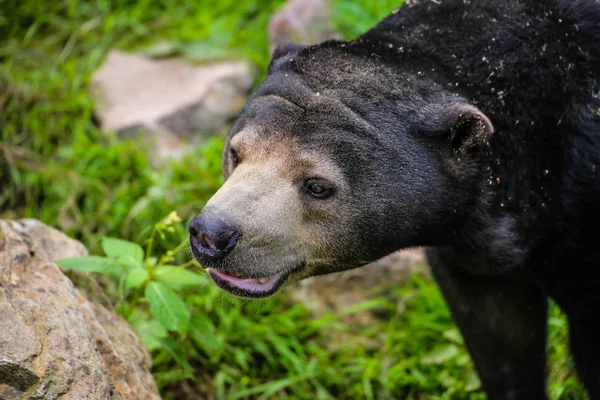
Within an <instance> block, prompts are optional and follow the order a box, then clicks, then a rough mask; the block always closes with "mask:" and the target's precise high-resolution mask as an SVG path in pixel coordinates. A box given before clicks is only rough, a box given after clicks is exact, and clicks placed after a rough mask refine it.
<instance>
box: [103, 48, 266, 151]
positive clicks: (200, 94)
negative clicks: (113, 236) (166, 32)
mask: <svg viewBox="0 0 600 400" xmlns="http://www.w3.org/2000/svg"><path fill="white" fill-rule="evenodd" d="M255 76H256V71H255V68H254V67H253V65H252V64H250V63H248V62H243V61H230V62H218V63H212V64H207V65H202V66H193V65H190V64H188V63H187V62H185V61H184V60H183V59H182V58H167V59H158V60H155V59H151V58H147V57H144V56H141V55H136V54H128V53H124V52H121V51H117V50H113V51H111V52H110V53H109V54H108V56H107V58H106V60H105V62H104V64H103V65H102V66H101V67H100V69H99V70H98V71H96V73H95V75H94V77H93V78H92V93H93V95H94V98H95V101H96V103H97V110H96V116H97V118H98V120H99V121H100V125H101V129H102V130H105V131H117V132H119V133H120V136H121V137H127V136H131V135H136V134H142V135H143V137H144V138H145V139H147V140H148V142H150V143H153V144H154V147H153V150H154V151H153V154H154V157H155V161H156V162H157V163H160V162H162V161H164V160H165V159H168V158H177V157H179V156H181V155H182V154H183V153H185V151H186V147H187V146H186V143H185V142H186V141H188V142H190V143H191V144H199V143H201V142H202V141H203V140H205V139H206V137H207V136H208V135H212V134H213V133H215V132H216V131H218V130H220V129H223V128H224V127H225V126H226V125H227V123H228V122H229V121H230V120H231V119H232V118H233V117H235V116H236V115H237V114H238V112H239V111H240V110H241V108H242V107H243V106H244V103H245V101H246V97H247V95H248V92H249V91H250V89H251V87H252V85H253V83H254V79H255Z"/></svg>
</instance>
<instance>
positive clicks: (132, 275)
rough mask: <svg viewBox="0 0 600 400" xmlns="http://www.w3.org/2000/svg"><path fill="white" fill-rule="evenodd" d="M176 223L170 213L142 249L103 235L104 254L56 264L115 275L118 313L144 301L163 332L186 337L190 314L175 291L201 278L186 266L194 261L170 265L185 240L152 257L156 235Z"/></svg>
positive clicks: (128, 313) (127, 313)
mask: <svg viewBox="0 0 600 400" xmlns="http://www.w3.org/2000/svg"><path fill="white" fill-rule="evenodd" d="M177 222H181V219H180V218H179V216H178V215H177V213H175V212H172V213H171V214H169V215H168V216H167V217H166V218H164V219H162V220H161V221H159V222H158V223H157V224H156V225H154V228H153V229H152V233H151V235H150V238H149V239H148V241H147V246H146V251H145V252H144V249H143V248H142V247H141V246H140V245H138V244H136V243H132V242H129V241H125V240H121V239H114V238H109V237H105V238H103V239H102V249H103V250H104V253H105V254H106V257H100V256H88V257H78V258H68V259H62V260H57V261H56V263H57V264H58V265H60V266H61V267H64V268H69V269H73V270H77V271H86V272H96V273H100V274H106V275H110V276H114V277H115V278H116V279H117V281H118V287H119V294H120V301H119V303H118V305H117V309H118V310H119V311H120V312H121V314H123V315H124V316H125V317H126V318H130V317H131V315H132V313H133V312H134V311H135V308H136V306H137V305H138V304H139V303H140V302H141V301H145V302H147V303H148V305H149V307H150V310H151V311H152V315H153V316H154V318H155V319H156V321H158V322H159V323H160V324H161V325H162V327H163V328H164V329H165V330H166V331H174V332H178V333H179V334H180V335H181V336H182V337H185V336H186V335H187V332H188V329H189V325H190V313H189V311H188V309H187V307H186V305H185V303H184V302H183V300H182V299H181V297H179V295H178V294H177V293H176V291H178V290H180V289H181V288H182V287H186V286H197V285H201V284H202V283H203V282H204V279H203V277H202V276H200V275H198V274H197V273H195V272H192V271H190V270H188V269H186V267H188V266H190V265H192V264H194V261H189V262H187V263H185V264H183V265H180V266H174V265H170V263H171V262H173V261H174V255H175V254H177V253H178V252H179V251H180V250H181V249H182V248H183V247H184V246H185V245H186V243H187V241H184V242H182V243H181V244H179V246H177V247H176V248H175V249H174V250H169V251H167V252H165V253H164V254H163V255H162V256H161V257H160V258H157V257H152V256H151V255H152V254H153V252H152V247H153V245H154V242H155V238H156V236H157V235H159V236H161V237H163V238H164V235H165V232H175V228H174V227H173V224H175V223H177ZM144 254H145V256H144Z"/></svg>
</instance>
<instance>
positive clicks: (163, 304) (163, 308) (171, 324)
mask: <svg viewBox="0 0 600 400" xmlns="http://www.w3.org/2000/svg"><path fill="white" fill-rule="evenodd" d="M145 294H146V299H147V300H148V301H149V302H150V310H151V311H152V314H153V315H154V317H155V318H156V319H157V320H158V322H160V323H161V325H162V326H164V327H165V328H166V329H167V330H169V331H177V332H179V333H180V334H181V335H182V336H186V334H187V330H188V327H189V323H190V314H189V312H188V310H187V308H186V306H185V303H184V302H183V301H182V300H181V299H180V298H179V296H177V294H176V293H175V292H174V291H173V289H171V288H170V287H168V286H167V285H165V284H164V283H161V282H150V283H149V284H148V286H146V291H145Z"/></svg>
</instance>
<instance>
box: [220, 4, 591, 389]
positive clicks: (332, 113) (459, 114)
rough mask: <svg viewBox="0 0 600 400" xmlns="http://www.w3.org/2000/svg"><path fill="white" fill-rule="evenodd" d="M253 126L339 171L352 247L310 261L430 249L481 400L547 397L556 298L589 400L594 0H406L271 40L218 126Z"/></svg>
mask: <svg viewBox="0 0 600 400" xmlns="http://www.w3.org/2000/svg"><path fill="white" fill-rule="evenodd" d="M271 95H275V96H271ZM273 97H276V98H284V99H285V100H286V101H285V102H279V101H277V100H276V99H274V98H273ZM489 121H491V126H488V125H487V122H489ZM248 124H254V125H256V124H258V125H260V127H261V129H262V131H261V132H263V133H262V134H263V135H292V136H294V137H297V138H298V139H299V141H300V142H301V144H302V146H304V147H306V148H311V149H317V150H318V151H320V152H322V153H325V154H328V155H329V156H330V157H332V158H333V159H334V160H335V161H336V163H337V164H338V165H339V166H340V168H342V169H343V171H344V175H345V177H346V179H347V181H348V182H349V185H350V187H351V195H350V196H348V197H347V198H345V199H344V201H345V203H346V204H348V205H349V209H352V210H354V211H353V214H352V223H353V228H352V230H351V234H350V235H349V237H347V238H340V239H339V240H340V243H342V244H343V245H340V246H342V248H344V249H346V255H345V256H342V255H339V254H336V255H335V256H336V257H337V260H338V264H339V266H338V265H331V266H328V267H327V268H321V269H316V270H314V271H312V272H311V274H312V275H316V274H320V273H326V272H331V271H333V270H341V269H347V268H350V267H356V266H359V265H362V264H364V263H366V262H368V261H371V260H374V259H377V258H378V257H381V256H384V255H386V254H388V253H390V252H392V251H393V250H396V249H399V248H404V247H410V246H432V248H431V249H430V250H429V256H430V262H431V265H432V268H433V271H434V275H435V276H436V278H437V279H438V281H439V284H440V287H441V289H442V291H443V292H444V294H445V296H446V298H447V300H448V303H449V305H450V307H451V309H452V312H453V314H454V316H455V318H456V320H457V323H458V325H459V327H460V328H461V330H462V332H463V335H464V336H465V338H466V341H467V345H468V347H469V349H470V351H471V353H472V355H473V358H474V360H475V363H476V366H477V368H478V371H479V373H480V375H481V378H482V381H483V384H484V387H485V389H486V391H487V393H488V397H489V398H490V399H543V398H545V393H544V382H543V379H544V362H545V355H544V351H545V332H546V331H545V318H546V306H547V302H546V298H547V297H548V296H549V297H552V298H554V299H555V300H556V301H557V302H558V303H559V304H560V306H561V307H562V308H563V309H564V310H565V311H566V312H567V314H568V316H569V320H570V323H571V332H572V333H571V342H572V349H573V353H574V357H575V361H576V365H577V369H578V372H579V374H580V376H581V378H582V380H583V381H584V383H585V385H586V387H587V389H588V390H589V393H590V396H591V398H592V399H594V400H597V399H600V361H598V360H600V321H599V319H600V312H599V311H598V310H599V309H600V246H599V245H598V233H600V229H599V227H600V2H599V1H597V0H576V1H567V0H546V1H542V0H481V1H476V0H436V1H428V0H422V1H409V2H408V3H407V4H405V5H403V6H402V7H401V8H399V9H398V10H396V11H395V12H394V13H392V14H391V15H390V16H389V17H388V18H386V19H385V20H384V21H382V22H381V23H380V24H378V25H377V26H376V27H374V28H373V29H372V30H370V31H369V32H367V33H365V34H364V35H362V36H360V37H359V38H357V39H356V40H353V41H348V42H344V41H328V42H325V43H322V44H320V45H316V46H307V47H303V46H291V45H288V46H285V47H282V48H281V49H279V50H277V51H276V53H275V54H274V58H273V60H272V62H271V64H270V66H269V71H268V77H267V79H266V80H265V81H264V82H263V84H262V85H261V86H260V87H259V88H258V89H257V90H256V91H255V92H254V93H253V95H252V96H251V98H250V100H249V102H248V104H247V105H246V107H245V108H244V110H243V111H242V113H241V114H240V117H239V119H238V120H237V122H236V123H235V124H234V126H233V127H232V129H231V132H230V135H229V140H230V139H231V138H232V137H233V136H235V135H236V134H237V133H238V132H239V131H240V130H242V129H243V128H244V127H245V126H246V125H248ZM229 140H228V142H227V143H229ZM224 154H225V161H227V157H228V154H229V149H228V147H227V146H226V149H225V153H224ZM225 164H226V163H225ZM226 173H227V171H226ZM340 246H338V247H340ZM344 246H345V247H344ZM332 248H336V247H335V246H332ZM342 264H343V265H342Z"/></svg>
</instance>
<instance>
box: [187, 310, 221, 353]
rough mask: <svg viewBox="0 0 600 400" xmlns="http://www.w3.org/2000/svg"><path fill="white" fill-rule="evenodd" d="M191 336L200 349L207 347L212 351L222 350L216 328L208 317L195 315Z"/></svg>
mask: <svg viewBox="0 0 600 400" xmlns="http://www.w3.org/2000/svg"><path fill="white" fill-rule="evenodd" d="M190 336H191V337H192V339H194V341H195V342H196V343H197V344H198V346H199V347H207V348H208V349H210V350H214V351H218V350H221V347H222V346H221V342H220V341H219V338H218V337H217V336H216V335H215V326H214V324H213V323H212V321H211V320H210V318H208V317H207V316H206V315H203V314H200V313H197V312H196V313H194V314H193V315H192V319H191V325H190Z"/></svg>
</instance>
